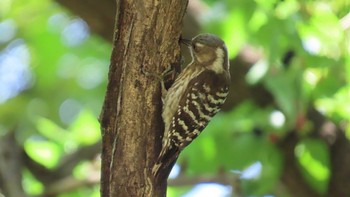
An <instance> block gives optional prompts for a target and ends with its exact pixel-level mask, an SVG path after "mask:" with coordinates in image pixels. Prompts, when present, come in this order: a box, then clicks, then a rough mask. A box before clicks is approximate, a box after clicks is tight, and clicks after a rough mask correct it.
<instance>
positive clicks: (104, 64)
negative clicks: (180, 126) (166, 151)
mask: <svg viewBox="0 0 350 197" xmlns="http://www.w3.org/2000/svg"><path fill="white" fill-rule="evenodd" d="M114 8H115V1H114V0H105V1H86V0H75V1H71V0H56V1H54V0H26V1H23V0H1V1H0V196H1V193H2V194H3V195H5V196H7V197H22V196H43V197H44V196H45V197H51V196H59V197H76V196H79V197H80V196H92V197H93V196H99V177H100V172H99V169H100V158H99V152H100V145H101V144H100V143H101V142H100V140H101V136H100V128H99V123H98V116H99V113H100V111H101V107H102V102H103V99H104V93H105V88H106V80H107V74H108V66H109V57H110V54H111V48H112V45H111V41H112V35H113V27H114V14H115V13H114ZM349 10H350V2H349V0H337V1H330V0H319V1H311V0H308V1H302V0H190V4H189V8H188V11H187V15H186V17H185V20H184V27H183V35H184V37H193V36H195V35H196V34H198V33H200V32H209V33H214V34H217V35H219V36H220V37H221V38H223V39H224V40H225V42H226V44H227V47H228V50H229V54H230V60H231V75H232V85H231V92H230V94H229V98H228V100H227V101H226V104H225V106H224V110H223V111H222V112H221V113H220V114H218V115H217V116H216V117H215V118H214V119H213V120H212V121H211V123H210V124H209V125H208V127H207V128H206V129H205V131H204V132H203V133H202V134H201V136H200V137H199V138H197V140H195V141H194V142H193V143H192V145H190V146H189V147H188V148H187V149H185V150H184V152H183V154H182V155H181V157H180V158H179V160H178V163H177V165H176V166H175V167H174V169H173V171H172V173H171V175H170V179H169V187H168V196H169V197H177V196H183V197H193V196H194V197H197V196H198V197H206V196H208V197H209V196H210V197H226V196H252V197H253V196H266V197H267V196H269V197H270V196H271V197H273V196H276V197H280V196H281V197H292V196H297V197H304V196H305V197H317V196H350V193H349V191H348V190H349V187H350V180H349V178H348V177H350V168H349V166H350V142H349V139H350V125H349V120H350V55H349V54H350V53H349V52H350V45H349V44H350V13H349ZM185 51H186V50H185ZM184 53H185V52H184Z"/></svg>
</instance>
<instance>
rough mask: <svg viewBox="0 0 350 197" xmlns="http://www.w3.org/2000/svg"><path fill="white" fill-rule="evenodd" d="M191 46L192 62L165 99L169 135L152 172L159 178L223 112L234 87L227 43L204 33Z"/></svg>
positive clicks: (163, 114)
mask: <svg viewBox="0 0 350 197" xmlns="http://www.w3.org/2000/svg"><path fill="white" fill-rule="evenodd" d="M185 44H187V45H189V48H190V51H191V55H192V62H191V63H190V64H189V65H188V66H187V67H186V68H185V69H184V70H183V71H182V72H181V73H180V75H179V76H178V77H177V78H176V80H175V82H174V83H173V85H172V86H171V87H170V88H169V90H168V91H167V93H166V95H165V98H164V99H163V113H162V117H163V121H164V124H165V132H164V136H163V140H162V149H161V152H160V154H159V157H158V159H157V161H156V163H155V165H154V167H153V169H152V172H153V174H154V175H155V176H158V174H159V172H160V171H161V170H162V169H165V168H171V167H172V166H173V165H174V164H175V162H176V160H177V158H178V156H179V154H180V152H181V151H182V150H183V149H184V148H185V147H186V146H187V145H189V144H190V143H191V142H192V141H193V140H194V139H195V138H196V137H197V136H198V135H199V134H200V133H201V132H202V130H203V129H204V128H205V127H206V126H207V124H208V123H209V121H210V120H211V118H212V117H213V116H214V115H215V114H216V113H217V112H218V111H219V110H220V109H221V106H222V104H223V103H224V102H225V100H226V96H227V94H228V91H229V85H230V72H229V61H228V54H227V49H226V46H225V43H224V42H223V41H222V40H221V39H220V38H218V37H217V36H215V35H212V34H200V35H198V36H196V37H195V38H193V39H192V40H191V41H188V42H187V43H185Z"/></svg>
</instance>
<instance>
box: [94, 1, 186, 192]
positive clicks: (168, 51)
mask: <svg viewBox="0 0 350 197" xmlns="http://www.w3.org/2000/svg"><path fill="white" fill-rule="evenodd" d="M187 3H188V1H187V0H182V1H178V0H167V1H165V0H164V1H159V0H155V1H151V0H145V1H137V0H118V1H117V7H116V24H115V31H114V41H113V51H112V55H111V64H110V69H109V77H108V79H109V80H108V85H107V92H106V96H105V101H104V106H103V109H102V113H101V117H100V121H101V130H102V176H101V194H102V196H103V197H105V196H113V197H115V196H165V194H166V180H160V182H159V183H157V182H155V181H154V180H153V176H152V174H151V169H152V166H153V164H154V160H155V159H156V157H157V154H158V153H159V151H160V148H161V136H162V132H163V122H162V119H161V106H162V105H161V98H160V86H159V81H157V80H156V79H155V78H152V77H147V76H145V75H143V74H142V72H141V69H142V68H144V69H146V70H147V71H150V72H155V73H161V72H162V70H164V69H165V68H166V67H167V66H169V65H170V64H172V63H175V62H176V60H177V59H178V58H177V57H178V56H179V54H180V52H179V51H180V47H179V44H178V40H179V37H180V33H181V24H182V18H183V15H184V13H185V9H186V6H187Z"/></svg>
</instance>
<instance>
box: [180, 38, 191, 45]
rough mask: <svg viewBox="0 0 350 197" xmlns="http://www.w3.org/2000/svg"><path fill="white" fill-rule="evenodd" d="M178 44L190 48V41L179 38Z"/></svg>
mask: <svg viewBox="0 0 350 197" xmlns="http://www.w3.org/2000/svg"><path fill="white" fill-rule="evenodd" d="M180 43H182V44H184V45H186V46H191V43H192V40H190V39H186V38H180Z"/></svg>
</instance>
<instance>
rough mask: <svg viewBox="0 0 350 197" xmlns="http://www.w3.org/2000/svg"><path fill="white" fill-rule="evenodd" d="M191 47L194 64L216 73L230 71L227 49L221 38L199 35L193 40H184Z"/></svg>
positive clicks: (211, 35)
mask: <svg viewBox="0 0 350 197" xmlns="http://www.w3.org/2000/svg"><path fill="white" fill-rule="evenodd" d="M182 42H183V43H184V44H186V45H187V46H189V48H190V50H191V55H192V59H193V63H199V64H200V65H202V66H205V67H206V68H207V69H210V70H213V71H214V72H216V73H220V72H223V71H225V70H226V71H227V70H228V69H229V63H228V54H227V48H226V45H225V43H224V41H222V40H221V39H220V38H219V37H217V36H216V35H213V34H199V35H198V36H196V37H194V38H193V39H192V40H186V39H182Z"/></svg>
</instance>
